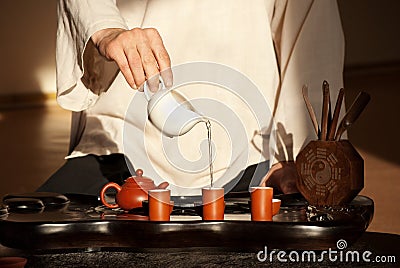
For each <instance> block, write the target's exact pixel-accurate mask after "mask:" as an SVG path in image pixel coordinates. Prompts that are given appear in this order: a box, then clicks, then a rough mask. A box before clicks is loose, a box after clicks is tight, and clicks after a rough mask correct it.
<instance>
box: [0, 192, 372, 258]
mask: <svg viewBox="0 0 400 268" xmlns="http://www.w3.org/2000/svg"><path fill="white" fill-rule="evenodd" d="M67 196H68V198H69V199H70V202H69V203H67V204H65V205H64V206H62V207H51V208H45V209H44V210H43V211H41V212H37V211H36V212H33V213H30V212H29V211H11V212H10V211H9V214H6V215H3V216H1V217H0V243H1V244H2V245H4V246H6V247H12V248H18V249H28V250H57V249H64V250H65V249H84V248H129V249H131V250H132V249H133V250H140V251H141V250H146V249H152V250H154V249H159V248H177V249H179V248H181V249H185V250H186V249H188V248H215V247H218V248H219V249H230V250H232V249H234V250H244V251H254V250H259V249H260V248H264V246H268V248H269V249H272V248H274V249H299V250H301V249H304V250H306V249H307V250H324V249H328V248H332V249H335V248H336V242H337V241H338V240H339V239H345V240H346V242H347V244H348V245H351V244H352V243H354V242H355V241H356V240H357V239H358V238H359V237H360V236H361V235H362V234H363V233H364V232H365V230H366V229H367V227H368V225H369V224H370V222H371V220H372V217H373V212H374V203H373V201H372V200H371V199H370V198H368V197H365V196H357V197H356V198H355V199H354V200H353V201H352V202H351V204H350V205H348V206H347V207H345V208H335V209H326V210H322V211H315V210H314V211H313V210H310V209H309V208H308V206H307V203H306V201H305V200H304V199H303V198H302V197H301V196H300V195H297V194H295V195H282V196H277V197H278V198H280V199H281V200H282V206H281V210H280V213H279V214H277V215H275V216H274V218H273V222H253V221H251V220H250V214H249V199H248V198H237V197H235V198H226V199H225V200H226V210H225V220H223V221H208V222H206V221H202V220H201V217H200V216H199V215H198V214H199V213H201V207H193V208H189V209H187V208H185V207H179V206H178V207H176V208H174V211H173V213H172V216H171V221H169V222H150V221H148V217H147V216H146V211H145V209H139V210H136V211H133V212H130V213H125V212H123V211H120V210H118V209H117V210H110V209H107V208H105V207H104V206H102V205H101V203H99V201H98V199H97V198H96V197H91V196H82V195H67Z"/></svg>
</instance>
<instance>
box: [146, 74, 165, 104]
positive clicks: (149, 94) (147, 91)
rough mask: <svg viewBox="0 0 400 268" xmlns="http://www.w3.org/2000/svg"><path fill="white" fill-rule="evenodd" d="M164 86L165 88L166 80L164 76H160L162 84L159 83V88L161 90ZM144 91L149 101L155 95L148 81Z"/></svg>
mask: <svg viewBox="0 0 400 268" xmlns="http://www.w3.org/2000/svg"><path fill="white" fill-rule="evenodd" d="M163 88H165V86H164V81H163V79H162V77H161V76H160V84H159V85H158V90H161V89H163ZM143 93H144V95H145V96H146V99H147V101H149V100H150V99H151V97H152V96H153V95H154V93H153V92H151V91H150V89H149V85H148V84H147V81H146V82H144V85H143Z"/></svg>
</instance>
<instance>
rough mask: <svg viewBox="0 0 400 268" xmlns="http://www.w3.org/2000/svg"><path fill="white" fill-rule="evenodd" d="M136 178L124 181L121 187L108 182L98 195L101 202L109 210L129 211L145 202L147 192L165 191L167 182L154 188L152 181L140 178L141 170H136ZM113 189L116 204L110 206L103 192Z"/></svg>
mask: <svg viewBox="0 0 400 268" xmlns="http://www.w3.org/2000/svg"><path fill="white" fill-rule="evenodd" d="M136 174H137V176H136V177H134V176H132V177H130V178H128V179H126V180H125V183H124V184H123V185H122V186H119V185H118V184H117V183H115V182H109V183H107V184H106V185H104V186H103V188H102V189H101V193H100V199H101V202H102V203H103V204H104V205H105V206H106V207H109V208H121V209H123V210H126V211H128V210H131V209H134V208H138V207H141V206H142V201H143V200H147V198H148V196H147V191H149V190H153V189H165V188H167V187H168V185H169V184H168V182H163V183H161V184H160V185H158V186H156V185H155V184H154V181H153V180H152V179H149V178H146V177H142V175H143V170H141V169H138V170H136ZM111 188H114V189H116V190H117V195H116V197H115V202H116V204H110V203H108V202H107V200H106V198H105V192H106V191H107V190H108V189H111Z"/></svg>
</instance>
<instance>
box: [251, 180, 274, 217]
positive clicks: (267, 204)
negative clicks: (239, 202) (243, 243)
mask: <svg viewBox="0 0 400 268" xmlns="http://www.w3.org/2000/svg"><path fill="white" fill-rule="evenodd" d="M250 194H251V220H253V221H272V197H273V194H274V192H273V188H272V187H261V186H260V187H251V188H250Z"/></svg>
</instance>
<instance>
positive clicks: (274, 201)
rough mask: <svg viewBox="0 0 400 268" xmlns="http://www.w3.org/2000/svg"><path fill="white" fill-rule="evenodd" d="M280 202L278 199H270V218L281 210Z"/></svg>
mask: <svg viewBox="0 0 400 268" xmlns="http://www.w3.org/2000/svg"><path fill="white" fill-rule="evenodd" d="M281 202H282V201H281V200H280V199H276V198H273V199H272V216H275V215H276V214H278V213H279V210H280V209H281Z"/></svg>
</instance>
